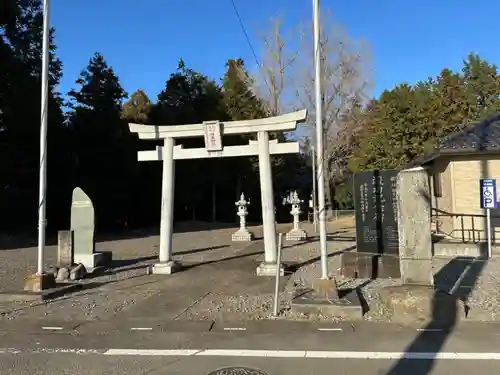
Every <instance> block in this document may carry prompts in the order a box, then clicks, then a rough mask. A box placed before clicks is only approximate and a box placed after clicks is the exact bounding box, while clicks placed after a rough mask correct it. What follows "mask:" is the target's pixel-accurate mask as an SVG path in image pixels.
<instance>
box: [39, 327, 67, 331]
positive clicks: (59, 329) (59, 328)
mask: <svg viewBox="0 0 500 375" xmlns="http://www.w3.org/2000/svg"><path fill="white" fill-rule="evenodd" d="M42 329H44V330H46V331H61V330H63V329H64V328H63V327H42Z"/></svg>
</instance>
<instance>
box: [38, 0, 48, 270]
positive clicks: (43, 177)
mask: <svg viewBox="0 0 500 375" xmlns="http://www.w3.org/2000/svg"><path fill="white" fill-rule="evenodd" d="M49 34H50V19H49V0H44V2H43V36H42V43H43V44H42V73H41V74H42V76H41V80H42V98H41V115H40V181H39V191H38V266H37V274H38V275H42V274H43V273H44V250H45V229H46V220H45V212H46V205H47V199H46V193H47V116H48V106H49V49H50V45H49Z"/></svg>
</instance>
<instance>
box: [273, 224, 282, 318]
mask: <svg viewBox="0 0 500 375" xmlns="http://www.w3.org/2000/svg"><path fill="white" fill-rule="evenodd" d="M281 246H283V233H278V249H277V250H278V252H277V254H276V262H277V267H276V280H275V284H274V304H273V315H274V316H275V317H277V316H278V313H279V294H280V274H281V267H280V264H281Z"/></svg>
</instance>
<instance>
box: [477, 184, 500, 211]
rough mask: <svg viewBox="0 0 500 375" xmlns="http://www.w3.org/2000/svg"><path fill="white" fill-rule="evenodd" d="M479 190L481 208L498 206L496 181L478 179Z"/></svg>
mask: <svg viewBox="0 0 500 375" xmlns="http://www.w3.org/2000/svg"><path fill="white" fill-rule="evenodd" d="M479 190H480V194H481V208H493V209H496V208H497V207H498V203H497V181H496V180H492V179H482V180H479Z"/></svg>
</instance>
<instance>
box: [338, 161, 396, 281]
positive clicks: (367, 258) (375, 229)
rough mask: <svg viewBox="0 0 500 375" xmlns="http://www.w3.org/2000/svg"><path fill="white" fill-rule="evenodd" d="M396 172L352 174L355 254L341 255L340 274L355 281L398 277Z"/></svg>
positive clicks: (383, 171) (382, 171)
mask: <svg viewBox="0 0 500 375" xmlns="http://www.w3.org/2000/svg"><path fill="white" fill-rule="evenodd" d="M398 173H399V171H397V170H381V171H366V172H360V173H356V174H355V175H354V183H353V185H354V186H353V192H354V203H355V216H356V251H355V252H347V253H344V254H343V255H342V274H343V275H344V276H345V277H357V278H399V277H400V276H401V273H400V268H399V233H398V213H397V194H398V193H397V178H398Z"/></svg>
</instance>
